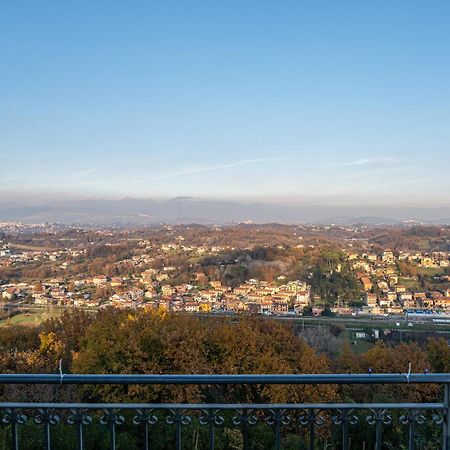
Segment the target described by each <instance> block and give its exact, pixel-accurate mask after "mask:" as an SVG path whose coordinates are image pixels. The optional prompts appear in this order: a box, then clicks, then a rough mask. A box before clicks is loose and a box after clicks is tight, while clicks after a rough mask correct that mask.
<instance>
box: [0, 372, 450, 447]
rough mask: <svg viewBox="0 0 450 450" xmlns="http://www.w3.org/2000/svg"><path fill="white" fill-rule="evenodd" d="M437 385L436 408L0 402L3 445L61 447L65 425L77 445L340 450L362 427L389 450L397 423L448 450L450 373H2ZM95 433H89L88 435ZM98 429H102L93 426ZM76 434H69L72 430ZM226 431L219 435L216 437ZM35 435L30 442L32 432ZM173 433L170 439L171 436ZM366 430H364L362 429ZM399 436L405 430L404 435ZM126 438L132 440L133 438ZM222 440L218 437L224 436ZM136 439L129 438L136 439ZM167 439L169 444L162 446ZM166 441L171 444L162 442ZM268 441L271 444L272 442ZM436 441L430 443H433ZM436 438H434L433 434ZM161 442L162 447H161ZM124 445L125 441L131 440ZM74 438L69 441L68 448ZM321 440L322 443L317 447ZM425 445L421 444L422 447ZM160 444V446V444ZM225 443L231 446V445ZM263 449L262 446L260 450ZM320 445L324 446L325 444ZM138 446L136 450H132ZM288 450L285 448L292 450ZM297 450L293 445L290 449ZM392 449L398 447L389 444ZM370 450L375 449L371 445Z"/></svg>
mask: <svg viewBox="0 0 450 450" xmlns="http://www.w3.org/2000/svg"><path fill="white" fill-rule="evenodd" d="M424 383H425V384H438V385H441V386H443V390H442V391H443V397H442V401H441V402H437V403H311V404H309V403H302V404H297V403H287V404H240V403H239V404H230V403H214V404H211V403H206V404H203V403H202V404H165V403H76V402H75V403H72V402H69V403H62V402H59V403H58V402H42V403H34V402H20V403H16V402H4V403H0V412H1V414H2V418H1V422H2V424H3V426H4V428H3V432H4V435H3V438H4V443H3V445H4V446H9V447H10V448H12V449H13V450H18V449H21V450H27V449H28V448H29V449H34V448H45V449H46V450H49V449H54V450H58V448H59V447H58V445H60V446H61V448H69V447H68V446H64V447H62V444H55V441H54V440H53V437H54V432H55V431H56V430H58V428H61V427H64V430H66V431H64V432H65V433H68V434H67V436H69V433H73V445H74V446H73V447H72V448H77V449H79V450H83V449H84V450H86V449H90V448H99V449H100V447H99V445H103V447H102V448H106V449H107V448H109V449H112V450H115V449H117V450H119V448H127V449H128V450H130V449H132V448H141V449H151V448H167V449H172V448H174V449H176V450H182V449H216V448H237V449H239V448H242V449H243V450H250V449H252V448H267V449H276V450H278V449H282V448H284V445H286V446H287V445H288V444H286V443H285V442H283V436H284V432H285V431H286V430H287V431H288V432H289V433H291V434H292V433H297V432H298V430H303V431H301V432H298V435H299V441H298V442H299V445H300V447H298V448H304V449H309V450H312V449H324V448H328V449H331V448H332V449H342V450H351V449H353V448H355V450H356V448H357V447H355V446H354V445H353V443H354V442H352V436H355V435H356V434H357V433H358V430H360V429H361V427H362V426H363V424H364V427H366V429H367V430H369V431H367V432H369V433H370V434H371V435H372V436H371V437H369V438H368V442H369V443H370V445H371V447H370V448H375V450H382V449H384V448H389V447H388V446H387V443H386V442H385V443H383V432H384V431H385V430H386V429H387V428H388V427H391V426H393V425H394V421H395V426H396V427H399V428H398V429H399V430H402V433H404V434H405V444H404V445H405V446H404V447H402V448H408V449H410V450H416V449H417V450H418V449H419V448H427V449H428V448H430V449H439V448H442V449H443V450H450V374H367V375H74V374H57V375H24V374H20V375H11V374H7V375H0V385H13V384H15V385H27V386H29V385H57V386H58V385H59V386H63V385H127V386H131V385H145V384H152V385H249V386H251V385H272V384H278V385H279V384H282V385H323V384H330V385H354V384H367V385H384V384H397V385H400V384H406V385H416V384H424ZM261 425H262V426H265V427H267V428H268V429H269V430H270V435H269V438H267V436H265V442H266V444H264V445H266V447H261V445H260V444H258V443H257V442H256V441H255V436H254V435H252V427H257V426H261ZM95 427H102V428H103V429H104V430H105V431H106V438H105V440H104V441H103V444H99V441H97V443H95V444H93V443H92V440H91V442H88V439H87V436H88V434H89V433H90V432H92V431H95V430H93V429H94V428H95ZM192 427H194V428H195V429H196V430H200V431H198V433H197V435H192V434H191V435H189V441H186V440H184V437H185V434H187V433H186V431H185V430H187V429H189V428H192ZM425 427H434V428H435V429H436V430H438V431H439V436H438V437H437V438H438V439H439V443H437V444H436V443H434V444H433V443H424V442H423V439H422V440H421V439H420V436H421V431H422V430H423V429H424V428H425ZM89 428H90V430H89ZM224 428H226V429H227V430H233V432H238V435H236V433H234V434H233V437H234V438H235V443H234V444H233V447H231V446H230V444H224V443H223V442H224V441H223V439H224V437H223V436H224V433H223V429H224ZM321 428H327V429H329V430H332V431H333V433H334V436H336V435H337V433H338V434H339V439H338V441H336V440H335V441H330V443H329V444H323V439H322V440H320V439H318V430H319V434H320V429H321ZM95 429H97V428H95ZM124 429H126V430H127V433H129V432H130V430H132V432H133V433H134V436H137V437H136V438H135V439H134V440H133V443H131V441H130V444H129V445H128V444H127V443H126V442H125V443H124V442H123V441H124V440H123V439H122V440H121V436H120V435H121V433H122V432H123V430H124ZM67 430H70V431H67ZM220 430H222V432H221V433H220V434H219V435H218V433H219V432H220ZM32 432H33V433H35V434H36V433H37V442H38V443H36V439H35V440H34V441H33V440H32V439H31V437H30V436H31V433H32ZM168 432H169V433H170V436H171V437H170V438H169V437H167V436H169V435H168V434H167V433H168ZM364 432H366V431H364ZM399 432H400V431H399ZM127 436H128V435H127ZM218 437H219V438H220V439H218ZM130 439H131V438H130ZM161 439H162V440H163V444H161ZM164 439H166V443H164ZM267 439H269V441H270V442H269V443H268V441H267ZM430 439H431V438H430ZM433 439H436V436H434V437H433ZM157 440H158V441H159V444H158V445H159V447H156V446H155V443H156V441H157ZM125 441H126V439H125ZM67 442H69V438H67V439H66V443H67ZM319 442H320V444H319ZM418 442H419V444H418ZM161 445H162V447H161ZM226 445H229V446H228V447H227V446H226ZM258 445H259V446H258ZM319 445H320V446H319ZM133 446H134V447H133ZM286 448H287V447H286ZM289 448H292V447H289ZM390 448H392V447H390ZM367 450H369V447H367Z"/></svg>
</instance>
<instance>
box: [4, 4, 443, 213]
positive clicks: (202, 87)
mask: <svg viewBox="0 0 450 450" xmlns="http://www.w3.org/2000/svg"><path fill="white" fill-rule="evenodd" d="M449 23H450V2H448V1H439V0H433V1H430V2H424V1H414V0H409V1H395V0H389V1H387V0H386V1H383V0H380V1H377V2H365V1H360V0H359V1H346V0H343V1H339V2H337V1H328V2H325V1H320V0H318V1H300V0H297V1H290V0H284V1H273V0H272V1H264V0H259V1H252V0H245V1H242V0H240V1H232V0H228V1H214V0H211V1H193V0H189V1H185V0H183V1H177V2H176V1H170V0H164V1H139V0H135V1H131V2H125V1H114V2H107V1H95V2H92V1H89V2H88V1H83V0H79V1H76V2H75V1H67V2H61V1H45V0H44V1H40V2H36V1H29V2H26V1H21V0H16V1H1V0H0V61H1V63H0V80H1V82H0V166H1V169H2V170H1V175H0V201H3V202H4V201H15V200H21V201H41V200H42V199H44V198H78V197H82V198H85V197H118V198H119V197H124V196H135V197H155V198H165V197H174V196H195V197H201V198H221V199H224V198H227V199H240V200H270V201H280V202H300V203H320V204H330V203H337V204H361V203H366V204H396V205H450V181H449V180H450V177H449V171H448V168H449V167H450V126H449V124H450V27H449V26H448V24H449Z"/></svg>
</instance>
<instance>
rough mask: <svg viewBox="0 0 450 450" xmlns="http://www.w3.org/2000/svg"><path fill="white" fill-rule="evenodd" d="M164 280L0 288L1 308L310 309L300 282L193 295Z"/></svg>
mask: <svg viewBox="0 0 450 450" xmlns="http://www.w3.org/2000/svg"><path fill="white" fill-rule="evenodd" d="M161 275H165V276H163V277H161ZM202 275H204V274H202ZM166 277H167V273H166V274H159V273H158V271H155V270H152V269H150V270H146V271H144V272H143V273H142V274H141V276H140V278H137V277H135V278H121V277H113V278H108V277H106V276H104V275H98V276H95V277H87V278H84V279H80V280H74V281H71V282H69V283H68V284H67V283H66V282H65V281H64V280H63V279H53V280H48V281H45V282H42V283H41V282H39V283H36V284H27V283H15V284H7V285H3V286H1V287H0V297H1V298H2V299H3V301H5V302H14V303H15V304H19V305H20V304H22V305H26V304H30V303H31V304H35V305H58V306H67V307H82V308H83V307H84V308H89V307H91V308H92V307H95V308H98V307H106V306H112V307H116V308H123V309H125V308H140V307H146V308H156V309H159V308H163V309H166V310H172V311H186V312H195V313H197V312H218V311H222V312H247V313H250V314H265V315H271V314H286V313H287V312H288V311H289V310H294V311H296V312H297V313H301V312H302V311H303V308H304V307H305V306H308V305H309V304H310V297H311V295H310V292H311V289H310V286H308V285H307V284H306V283H304V282H301V281H292V282H288V283H286V284H283V285H274V284H272V283H268V282H265V281H258V280H249V281H247V282H246V283H244V284H242V285H241V286H238V287H236V288H234V289H233V288H230V287H227V286H223V285H222V284H221V283H220V282H219V281H211V282H210V283H209V285H208V287H207V288H206V289H199V287H198V286H197V285H195V284H181V285H176V286H173V285H170V284H165V283H164V280H166ZM158 279H159V280H162V282H161V281H158Z"/></svg>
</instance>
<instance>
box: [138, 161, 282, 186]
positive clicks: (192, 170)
mask: <svg viewBox="0 0 450 450" xmlns="http://www.w3.org/2000/svg"><path fill="white" fill-rule="evenodd" d="M286 160H287V159H286V158H253V159H242V160H240V161H234V162H230V163H225V164H215V165H210V166H199V167H192V168H188V169H183V170H177V171H174V172H169V173H164V174H161V175H157V176H154V177H151V178H138V179H136V180H135V181H144V180H145V181H158V180H165V179H168V178H173V177H177V176H183V175H196V174H199V173H205V172H215V171H218V170H226V169H233V168H235V167H240V166H246V165H249V164H262V163H266V162H278V161H286Z"/></svg>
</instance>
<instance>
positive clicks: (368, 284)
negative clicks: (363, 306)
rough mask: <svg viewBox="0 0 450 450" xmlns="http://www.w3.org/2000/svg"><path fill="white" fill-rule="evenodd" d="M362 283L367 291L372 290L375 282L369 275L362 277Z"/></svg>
mask: <svg viewBox="0 0 450 450" xmlns="http://www.w3.org/2000/svg"><path fill="white" fill-rule="evenodd" d="M361 283H362V285H363V288H364V290H365V291H370V290H371V289H372V287H373V283H372V281H370V278H369V277H362V278H361Z"/></svg>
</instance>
